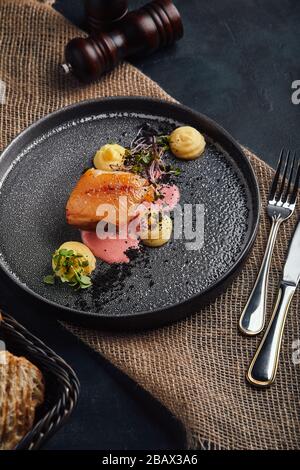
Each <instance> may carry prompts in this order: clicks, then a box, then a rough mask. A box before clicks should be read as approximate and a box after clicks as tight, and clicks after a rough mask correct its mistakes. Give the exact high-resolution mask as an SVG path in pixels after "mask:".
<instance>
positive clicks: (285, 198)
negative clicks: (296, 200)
mask: <svg viewBox="0 0 300 470" xmlns="http://www.w3.org/2000/svg"><path fill="white" fill-rule="evenodd" d="M295 161H296V152H294V155H293V160H292V164H291V168H290V172H289V179H288V184H287V187H286V190H285V193H284V195H283V197H282V202H286V201H287V198H288V195H289V193H290V189H291V185H292V179H293V173H294V166H295Z"/></svg>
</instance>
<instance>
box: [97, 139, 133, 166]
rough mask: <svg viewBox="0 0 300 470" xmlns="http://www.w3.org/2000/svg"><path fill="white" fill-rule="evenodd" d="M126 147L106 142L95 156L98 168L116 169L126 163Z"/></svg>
mask: <svg viewBox="0 0 300 470" xmlns="http://www.w3.org/2000/svg"><path fill="white" fill-rule="evenodd" d="M125 152H126V149H125V148H124V147H122V146H121V145H118V144H106V145H103V147H101V148H100V150H98V152H97V153H96V155H95V157H94V165H95V168H97V170H102V171H116V170H119V169H120V168H121V167H122V166H123V163H124V157H125Z"/></svg>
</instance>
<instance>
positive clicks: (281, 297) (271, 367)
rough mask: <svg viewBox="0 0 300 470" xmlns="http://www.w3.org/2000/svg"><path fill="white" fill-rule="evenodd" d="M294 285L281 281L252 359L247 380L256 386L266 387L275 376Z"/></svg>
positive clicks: (294, 288)
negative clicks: (272, 310)
mask: <svg viewBox="0 0 300 470" xmlns="http://www.w3.org/2000/svg"><path fill="white" fill-rule="evenodd" d="M295 290H296V285H294V284H288V283H285V282H282V283H281V284H280V288H279V294H278V298H277V302H276V305H275V308H274V312H273V315H272V318H271V321H270V323H269V326H268V328H267V330H266V332H265V334H264V337H263V339H262V341H261V343H260V345H259V347H258V349H257V351H256V353H255V355H254V358H253V359H252V362H251V364H250V367H249V370H248V372H247V375H246V377H247V380H248V382H250V383H251V384H252V385H255V386H257V387H268V386H269V385H271V384H272V383H273V382H274V380H275V377H276V372H277V368H278V361H279V353H280V347H281V341H282V334H283V329H284V325H285V320H286V317H287V313H288V309H289V306H290V303H291V300H292V298H293V295H294V292H295Z"/></svg>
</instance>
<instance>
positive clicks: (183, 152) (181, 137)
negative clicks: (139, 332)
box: [170, 126, 205, 160]
mask: <svg viewBox="0 0 300 470" xmlns="http://www.w3.org/2000/svg"><path fill="white" fill-rule="evenodd" d="M170 148H171V151H172V153H173V154H174V155H175V156H176V157H178V158H182V159H183V160H194V159H195V158H198V157H200V155H201V154H202V153H203V152H204V149H205V140H204V137H203V135H202V134H200V132H199V131H197V129H195V128H194V127H190V126H183V127H178V128H177V129H175V130H174V131H173V132H172V134H171V135H170Z"/></svg>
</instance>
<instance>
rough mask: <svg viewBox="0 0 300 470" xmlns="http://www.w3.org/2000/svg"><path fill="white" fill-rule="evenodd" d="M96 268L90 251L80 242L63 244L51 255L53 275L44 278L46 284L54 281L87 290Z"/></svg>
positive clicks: (94, 259)
mask: <svg viewBox="0 0 300 470" xmlns="http://www.w3.org/2000/svg"><path fill="white" fill-rule="evenodd" d="M95 268H96V258H95V256H94V255H93V253H92V252H91V250H90V249H89V248H88V247H87V246H85V245H84V244H83V243H80V242H73V241H71V242H65V243H63V244H62V245H61V246H60V247H59V248H58V250H56V251H55V252H54V253H53V255H52V269H53V274H50V275H49V276H46V277H45V278H44V282H45V283H46V284H54V283H55V279H57V278H59V279H60V280H61V282H63V283H67V284H69V285H70V286H73V287H76V288H80V289H87V288H88V287H90V286H91V285H92V281H91V279H90V275H91V273H92V272H93V271H94V270H95Z"/></svg>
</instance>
